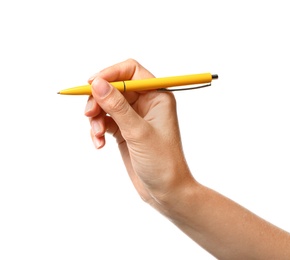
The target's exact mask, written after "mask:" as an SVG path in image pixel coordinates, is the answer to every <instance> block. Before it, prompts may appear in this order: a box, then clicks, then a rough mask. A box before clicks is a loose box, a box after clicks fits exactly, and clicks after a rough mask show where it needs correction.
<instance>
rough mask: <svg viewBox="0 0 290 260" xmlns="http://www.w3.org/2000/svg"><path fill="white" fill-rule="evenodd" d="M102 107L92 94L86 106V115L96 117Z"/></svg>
mask: <svg viewBox="0 0 290 260" xmlns="http://www.w3.org/2000/svg"><path fill="white" fill-rule="evenodd" d="M101 111H102V109H101V108H100V106H99V105H98V104H97V102H96V101H95V99H94V98H93V96H90V97H89V98H88V101H87V105H86V108H85V115H86V116H87V117H95V116H97V115H98V114H100V113H101Z"/></svg>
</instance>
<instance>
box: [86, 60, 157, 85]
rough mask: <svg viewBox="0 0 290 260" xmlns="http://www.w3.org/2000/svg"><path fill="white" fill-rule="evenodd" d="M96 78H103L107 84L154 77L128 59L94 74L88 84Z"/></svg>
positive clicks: (138, 64)
mask: <svg viewBox="0 0 290 260" xmlns="http://www.w3.org/2000/svg"><path fill="white" fill-rule="evenodd" d="M97 77H99V78H103V79H105V80H106V81H108V82H113V81H119V80H129V79H137V78H152V77H154V75H153V74H152V73H150V72H149V71H148V70H146V69H145V68H144V67H143V66H142V65H141V64H140V63H138V62H137V61H136V60H134V59H128V60H126V61H123V62H120V63H117V64H115V65H113V66H110V67H108V68H106V69H104V70H102V71H100V72H98V73H96V74H95V75H93V76H92V77H91V78H90V79H89V80H88V82H89V84H92V82H93V80H94V79H95V78H97Z"/></svg>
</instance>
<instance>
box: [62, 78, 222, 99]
mask: <svg viewBox="0 0 290 260" xmlns="http://www.w3.org/2000/svg"><path fill="white" fill-rule="evenodd" d="M217 78H218V75H217V74H211V73H201V74H189V75H183V76H174V77H164V78H149V79H136V80H124V81H115V82H110V84H111V85H112V86H114V87H115V88H117V89H118V90H119V91H121V92H126V91H143V90H154V89H167V88H171V87H179V86H186V85H195V84H205V83H211V81H212V80H213V79H217ZM206 86H208V85H206ZM168 90H169V89H168ZM176 90H178V88H177V89H176ZM58 94H62V95H91V94H92V90H91V85H83V86H77V87H73V88H68V89H63V90H61V91H59V92H58Z"/></svg>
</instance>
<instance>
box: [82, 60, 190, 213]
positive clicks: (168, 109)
mask: <svg viewBox="0 0 290 260" xmlns="http://www.w3.org/2000/svg"><path fill="white" fill-rule="evenodd" d="M152 77H153V75H152V74H151V73H150V72H149V71H147V70H146V69H145V68H144V67H142V66H141V65H140V64H139V63H138V62H136V61H135V60H132V59H130V60H127V61H125V62H121V63H119V64H116V65H114V66H111V67H109V68H107V69H104V70H102V71H101V72H99V73H97V74H95V75H94V76H93V77H91V78H90V79H89V83H90V84H91V85H92V96H91V97H90V98H89V100H88V104H87V107H86V112H85V115H86V116H88V117H89V119H90V123H91V126H92V129H91V136H92V140H93V142H94V144H95V146H96V148H102V147H103V146H104V145H105V133H106V132H107V133H110V134H112V135H113V136H114V137H115V138H116V140H117V143H118V145H119V149H120V152H121V155H122V158H123V161H124V163H125V166H126V169H127V171H128V174H129V176H130V178H131V180H132V182H133V184H134V186H135V188H136V189H137V191H138V192H139V194H140V196H141V197H142V198H143V199H144V200H145V201H147V202H148V203H150V204H152V206H154V207H155V208H158V209H159V210H160V211H162V207H161V208H160V206H161V205H162V204H163V203H165V202H167V201H169V197H172V196H173V194H174V192H175V191H177V190H178V188H179V187H180V186H182V185H186V183H189V182H188V181H189V180H193V179H192V177H191V174H190V172H189V170H188V168H187V164H186V162H185V158H184V155H183V151H182V145H181V138H180V133H179V126H178V120H177V114H176V102H175V98H174V96H173V94H172V93H168V92H158V91H143V92H126V93H124V94H121V93H120V92H119V91H118V90H116V89H115V88H114V87H112V86H111V85H110V84H109V83H108V82H113V81H120V80H130V79H132V80H133V79H141V78H152ZM170 201H171V199H170ZM163 213H164V212H163Z"/></svg>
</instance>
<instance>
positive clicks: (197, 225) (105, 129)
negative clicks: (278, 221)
mask: <svg viewBox="0 0 290 260" xmlns="http://www.w3.org/2000/svg"><path fill="white" fill-rule="evenodd" d="M150 77H154V76H153V75H152V74H151V73H150V72H149V71H148V70H146V69H145V68H144V67H143V66H141V65H140V64H139V63H138V62H137V61H135V60H133V59H129V60H126V61H124V62H121V63H118V64H115V65H113V66H111V67H108V68H106V69H104V70H102V71H100V72H98V73H96V74H95V75H93V76H92V77H91V78H90V79H89V81H88V82H89V83H90V84H91V85H92V96H90V97H89V99H88V103H87V106H86V109H85V115H86V116H87V117H88V118H89V120H90V124H91V127H92V128H91V137H92V141H93V143H94V145H95V147H96V148H97V149H100V148H102V147H104V145H105V141H106V140H105V133H109V134H111V135H113V136H114V137H115V138H116V141H117V144H118V147H119V150H120V154H121V156H122V159H123V161H124V164H125V166H126V169H127V172H128V174H129V176H130V178H131V180H132V183H133V185H134V186H135V188H136V190H137V192H138V193H139V195H140V197H141V198H142V199H143V200H144V201H145V202H146V203H148V204H150V205H151V206H152V207H153V208H155V209H156V210H158V211H159V212H160V213H161V214H163V215H165V216H166V217H167V218H168V219H169V220H170V221H172V222H173V223H174V224H175V225H176V226H177V227H178V228H179V229H180V230H182V231H183V232H184V233H185V234H187V235H188V236H189V237H190V238H191V239H192V240H194V241H195V242H196V243H198V244H199V245H200V246H201V247H203V248H204V249H205V250H207V251H208V252H209V253H211V254H212V255H213V256H215V257H216V258H218V259H263V260H264V259H279V260H280V259H290V234H289V233H288V232H286V231H284V230H282V229H280V228H278V227H276V226H274V225H272V224H271V223H269V222H267V221H265V220H263V219H262V218H260V217H259V216H257V215H255V214H253V213H252V212H250V211H249V210H247V209H246V208H244V207H242V206H241V205H239V204H237V203H236V202H234V201H232V200H231V199H229V198H227V197H225V196H223V195H222V194H220V193H218V192H216V191H214V190H212V189H210V188H208V187H206V186H204V185H202V184H200V183H199V182H198V181H197V180H196V179H195V178H194V177H193V176H192V174H191V172H190V169H189V168H188V165H187V163H186V159H185V156H184V153H183V150H182V143H181V136H180V131H179V126H178V117H177V112H176V101H175V98H174V95H173V94H172V93H170V92H157V91H143V92H127V93H124V94H122V93H120V92H119V91H118V90H116V89H115V88H113V87H112V86H111V85H110V84H109V83H108V82H112V81H118V80H129V79H141V78H150Z"/></svg>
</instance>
